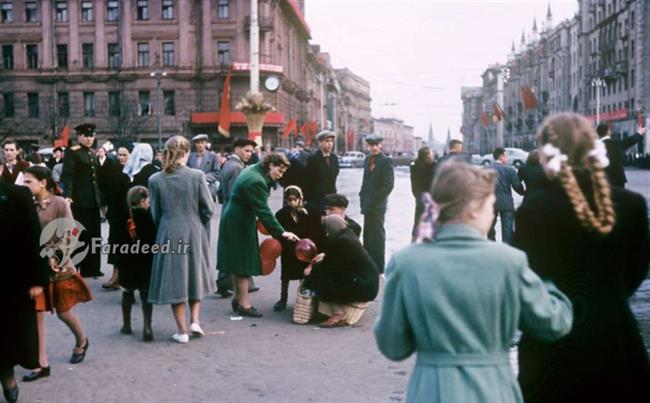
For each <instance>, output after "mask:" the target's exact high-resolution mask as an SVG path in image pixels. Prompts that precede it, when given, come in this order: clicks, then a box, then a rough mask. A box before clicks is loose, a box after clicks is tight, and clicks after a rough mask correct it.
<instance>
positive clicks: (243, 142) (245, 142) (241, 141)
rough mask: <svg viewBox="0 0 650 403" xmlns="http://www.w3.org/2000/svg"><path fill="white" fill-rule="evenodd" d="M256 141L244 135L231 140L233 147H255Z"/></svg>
mask: <svg viewBox="0 0 650 403" xmlns="http://www.w3.org/2000/svg"><path fill="white" fill-rule="evenodd" d="M256 145H257V143H256V142H255V141H254V140H251V139H247V138H245V137H238V138H236V139H235V141H233V142H232V146H233V147H246V146H253V147H255V146H256Z"/></svg>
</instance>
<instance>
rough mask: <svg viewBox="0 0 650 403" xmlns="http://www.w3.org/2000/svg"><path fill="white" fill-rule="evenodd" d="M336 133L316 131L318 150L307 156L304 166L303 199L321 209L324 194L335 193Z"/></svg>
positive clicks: (337, 159) (337, 161)
mask: <svg viewBox="0 0 650 403" xmlns="http://www.w3.org/2000/svg"><path fill="white" fill-rule="evenodd" d="M335 138H336V134H334V132H331V131H329V130H323V131H322V132H320V133H318V136H317V137H316V140H317V141H318V150H316V151H315V152H314V153H313V154H312V155H310V156H309V157H308V158H307V165H306V168H305V189H304V191H305V200H306V201H307V202H309V203H312V204H314V205H316V206H317V207H318V208H320V209H321V210H322V209H323V205H322V200H323V197H324V196H325V195H326V194H330V193H336V178H337V177H338V175H339V158H338V157H337V156H336V154H335V153H334V152H333V150H334V139H335Z"/></svg>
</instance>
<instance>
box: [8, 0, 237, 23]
mask: <svg viewBox="0 0 650 403" xmlns="http://www.w3.org/2000/svg"><path fill="white" fill-rule="evenodd" d="M93 7H94V2H93V1H82V2H81V15H80V17H81V21H84V22H91V21H94V19H95V15H94V12H93ZM119 15H120V2H119V1H117V0H108V1H106V20H107V21H117V20H118V19H119ZM229 16H230V0H217V18H219V19H226V18H229ZM24 17H25V22H38V3H37V2H36V1H27V2H25V15H24ZM68 18H69V16H68V1H67V0H57V1H55V2H54V20H55V21H56V22H67V21H68ZM149 18H150V7H149V0H137V3H136V19H137V20H138V21H147V20H149ZM160 18H161V19H163V20H173V19H174V0H162V3H161V10H160ZM13 21H14V4H13V2H11V1H3V2H1V3H0V22H3V23H9V22H13Z"/></svg>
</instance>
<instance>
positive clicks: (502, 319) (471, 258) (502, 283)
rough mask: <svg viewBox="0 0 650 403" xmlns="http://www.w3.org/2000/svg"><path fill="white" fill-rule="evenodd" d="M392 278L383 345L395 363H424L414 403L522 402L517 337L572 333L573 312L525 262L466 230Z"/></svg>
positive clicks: (442, 234) (412, 392)
mask: <svg viewBox="0 0 650 403" xmlns="http://www.w3.org/2000/svg"><path fill="white" fill-rule="evenodd" d="M386 276H387V277H386V279H387V281H386V286H385V291H384V299H383V304H382V308H381V314H380V317H379V319H378V320H377V323H376V325H375V338H376V340H377V345H378V346H379V350H380V351H381V352H382V354H384V355H385V356H386V357H387V358H389V359H391V360H395V361H397V360H403V359H405V358H407V357H409V356H410V355H411V354H413V353H416V354H417V361H416V366H415V369H414V370H413V374H412V375H411V380H410V382H409V388H408V397H407V401H408V402H424V401H426V402H431V403H434V402H499V403H508V402H522V401H523V399H522V396H521V391H520V389H519V385H518V384H517V380H516V378H515V375H514V374H513V372H512V369H511V368H510V361H509V356H508V350H509V348H510V343H511V341H512V339H513V337H514V335H515V331H516V330H517V328H520V329H522V330H523V331H524V332H526V333H530V335H531V336H533V337H537V338H540V339H542V340H548V341H552V340H556V339H558V338H560V337H562V336H563V335H565V334H567V333H568V332H569V331H570V330H571V325H572V319H573V315H572V308H571V303H570V302H569V300H568V299H567V297H566V296H564V294H562V293H561V292H560V291H558V290H557V289H556V288H555V287H554V286H553V285H552V284H550V283H549V284H545V283H544V282H543V281H542V280H540V278H539V277H538V276H537V275H536V274H535V273H534V272H533V271H532V270H530V269H529V268H528V261H527V259H526V255H525V254H524V253H523V252H521V251H519V250H517V249H514V248H512V247H510V246H507V245H504V244H500V243H495V242H491V241H488V240H486V239H485V238H484V237H483V236H481V234H480V233H479V232H478V231H477V230H476V229H474V228H473V227H470V226H468V225H461V224H448V225H444V226H442V227H441V228H439V231H438V233H437V234H436V236H435V240H434V242H433V243H422V244H415V245H411V246H409V247H407V248H405V249H403V250H401V251H399V252H397V253H396V254H395V255H394V256H393V258H392V259H391V261H390V262H389V264H388V267H387V269H386Z"/></svg>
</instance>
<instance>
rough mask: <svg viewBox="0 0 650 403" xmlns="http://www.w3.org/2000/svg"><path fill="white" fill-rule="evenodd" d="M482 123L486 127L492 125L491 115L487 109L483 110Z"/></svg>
mask: <svg viewBox="0 0 650 403" xmlns="http://www.w3.org/2000/svg"><path fill="white" fill-rule="evenodd" d="M481 123H482V124H483V126H484V127H488V126H489V125H490V117H489V116H488V114H487V112H485V111H483V112H481Z"/></svg>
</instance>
